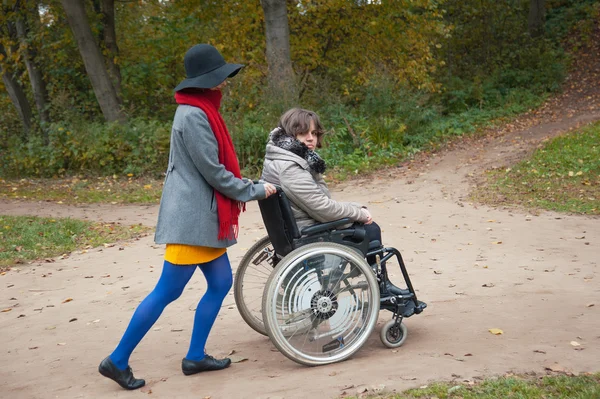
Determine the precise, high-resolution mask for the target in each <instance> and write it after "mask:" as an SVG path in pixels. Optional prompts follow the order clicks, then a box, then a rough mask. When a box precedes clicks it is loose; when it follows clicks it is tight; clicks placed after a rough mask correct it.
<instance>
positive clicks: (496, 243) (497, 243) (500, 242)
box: [492, 241, 502, 245]
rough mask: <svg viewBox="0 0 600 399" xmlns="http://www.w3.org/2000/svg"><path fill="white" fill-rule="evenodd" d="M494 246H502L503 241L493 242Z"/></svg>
mask: <svg viewBox="0 0 600 399" xmlns="http://www.w3.org/2000/svg"><path fill="white" fill-rule="evenodd" d="M492 244H495V245H499V244H502V241H494V242H492Z"/></svg>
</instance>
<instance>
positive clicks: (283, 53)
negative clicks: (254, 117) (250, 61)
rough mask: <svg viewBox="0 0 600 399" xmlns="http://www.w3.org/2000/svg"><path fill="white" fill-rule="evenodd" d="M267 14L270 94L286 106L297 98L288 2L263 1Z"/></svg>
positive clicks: (277, 0) (266, 34) (282, 0)
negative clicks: (291, 53)
mask: <svg viewBox="0 0 600 399" xmlns="http://www.w3.org/2000/svg"><path fill="white" fill-rule="evenodd" d="M261 5H262V8H263V11H264V14H265V37H266V44H267V47H266V53H267V64H268V70H269V78H268V82H269V89H270V92H271V93H270V94H271V95H273V96H274V97H275V98H277V99H278V100H280V101H282V102H283V103H284V104H286V103H292V102H294V101H295V100H296V98H297V87H296V80H295V78H294V70H293V68H292V59H291V55H290V27H289V22H288V14H287V6H286V0H261Z"/></svg>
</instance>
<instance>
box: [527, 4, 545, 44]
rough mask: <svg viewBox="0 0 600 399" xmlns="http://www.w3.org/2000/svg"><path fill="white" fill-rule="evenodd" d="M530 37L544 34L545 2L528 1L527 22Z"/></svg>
mask: <svg viewBox="0 0 600 399" xmlns="http://www.w3.org/2000/svg"><path fill="white" fill-rule="evenodd" d="M527 22H528V27H529V34H530V35H531V37H539V36H542V35H543V34H544V31H545V24H546V0H529V18H528V20H527Z"/></svg>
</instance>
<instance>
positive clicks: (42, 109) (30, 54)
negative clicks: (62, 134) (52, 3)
mask: <svg viewBox="0 0 600 399" xmlns="http://www.w3.org/2000/svg"><path fill="white" fill-rule="evenodd" d="M22 6H23V7H22ZM15 8H16V9H17V10H16V11H17V18H16V22H15V26H16V28H17V36H18V38H19V43H20V45H21V51H22V58H23V61H24V62H25V67H26V68H27V74H28V75H29V82H30V83H31V90H32V92H33V98H34V100H35V105H36V108H37V110H38V114H39V117H40V122H41V123H42V138H43V142H44V144H48V132H47V130H46V128H45V125H46V124H47V123H49V122H50V114H49V112H48V91H47V90H46V81H45V80H44V76H43V74H42V72H41V69H40V67H39V66H38V63H37V51H36V48H35V45H34V44H33V40H31V35H30V21H31V23H33V21H34V20H35V19H37V20H38V21H39V12H38V8H37V4H35V3H34V4H33V7H31V6H29V7H27V4H21V2H20V1H17V2H16V3H15ZM38 25H39V22H38Z"/></svg>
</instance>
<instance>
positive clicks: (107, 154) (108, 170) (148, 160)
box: [0, 119, 170, 177]
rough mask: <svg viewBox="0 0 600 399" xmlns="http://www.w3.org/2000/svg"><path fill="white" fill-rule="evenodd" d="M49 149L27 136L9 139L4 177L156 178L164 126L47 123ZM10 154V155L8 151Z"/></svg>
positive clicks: (165, 146) (163, 154) (163, 160)
mask: <svg viewBox="0 0 600 399" xmlns="http://www.w3.org/2000/svg"><path fill="white" fill-rule="evenodd" d="M48 136H49V141H50V142H49V144H48V145H47V146H44V145H42V142H41V138H39V137H37V136H36V137H32V138H30V139H29V141H28V142H26V143H23V142H21V141H20V140H18V139H15V138H12V139H10V140H9V143H8V146H7V148H6V150H4V151H3V152H4V153H3V154H2V157H1V159H0V170H1V171H2V174H3V175H4V176H12V177H21V176H36V177H51V176H62V175H65V174H77V173H85V174H99V175H108V174H121V173H125V174H127V173H133V174H136V175H140V174H147V173H158V172H160V171H162V170H163V169H164V168H165V167H166V164H167V159H168V155H169V139H170V123H160V122H158V121H147V120H141V119H132V120H130V121H129V122H128V123H126V124H118V123H114V124H103V123H97V122H79V123H72V124H66V123H64V124H59V123H56V124H52V125H51V126H49V129H48ZM9 149H10V150H9Z"/></svg>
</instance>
